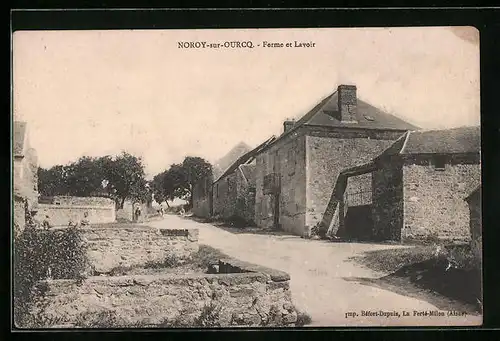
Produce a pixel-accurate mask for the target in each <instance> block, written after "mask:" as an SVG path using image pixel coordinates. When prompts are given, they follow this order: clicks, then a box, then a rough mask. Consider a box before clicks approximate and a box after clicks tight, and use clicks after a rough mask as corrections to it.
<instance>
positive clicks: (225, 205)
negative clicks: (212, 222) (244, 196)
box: [212, 172, 238, 219]
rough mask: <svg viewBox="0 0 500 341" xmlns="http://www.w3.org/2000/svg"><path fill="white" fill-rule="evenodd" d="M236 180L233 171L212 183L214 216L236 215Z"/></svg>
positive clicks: (227, 216) (228, 216)
mask: <svg viewBox="0 0 500 341" xmlns="http://www.w3.org/2000/svg"><path fill="white" fill-rule="evenodd" d="M237 182H238V179H237V174H236V172H233V173H231V174H229V175H227V176H226V177H224V178H222V179H220V180H219V181H217V182H215V183H214V185H213V194H212V195H213V215H214V216H217V217H221V218H224V219H230V218H233V217H234V216H235V215H236V201H237V198H238V184H237Z"/></svg>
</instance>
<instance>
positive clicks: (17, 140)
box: [12, 121, 26, 156]
mask: <svg viewBox="0 0 500 341" xmlns="http://www.w3.org/2000/svg"><path fill="white" fill-rule="evenodd" d="M25 135H26V122H19V121H17V122H14V131H13V134H12V138H13V146H12V148H13V153H14V156H24V154H23V153H24V140H25Z"/></svg>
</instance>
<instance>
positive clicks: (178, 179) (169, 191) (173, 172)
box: [152, 156, 212, 207]
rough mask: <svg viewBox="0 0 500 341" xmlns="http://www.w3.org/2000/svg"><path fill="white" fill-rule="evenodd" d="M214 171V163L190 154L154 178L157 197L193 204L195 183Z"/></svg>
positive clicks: (154, 189)
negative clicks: (186, 201)
mask: <svg viewBox="0 0 500 341" xmlns="http://www.w3.org/2000/svg"><path fill="white" fill-rule="evenodd" d="M211 173H212V165H211V164H210V163H209V162H207V161H206V160H204V159H203V158H201V157H193V156H188V157H186V158H185V159H184V161H183V162H182V163H181V164H173V165H171V166H170V168H169V169H168V170H166V171H164V172H162V173H160V174H157V175H156V176H155V177H154V179H153V185H152V186H153V192H154V193H155V197H159V198H163V199H168V200H173V199H174V198H180V199H185V200H188V202H189V206H190V207H191V206H192V191H193V187H194V185H195V184H196V183H197V182H198V181H200V180H201V179H203V178H204V177H206V176H209V175H210V174H211Z"/></svg>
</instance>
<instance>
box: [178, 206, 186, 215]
mask: <svg viewBox="0 0 500 341" xmlns="http://www.w3.org/2000/svg"><path fill="white" fill-rule="evenodd" d="M179 214H180V215H181V216H184V214H186V211H185V210H184V206H181V209H180V210H179Z"/></svg>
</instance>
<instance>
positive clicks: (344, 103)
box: [337, 84, 358, 123]
mask: <svg viewBox="0 0 500 341" xmlns="http://www.w3.org/2000/svg"><path fill="white" fill-rule="evenodd" d="M337 92H338V106H339V112H340V120H341V121H342V122H345V123H357V122H358V121H357V119H356V107H357V104H358V98H357V95H356V85H345V84H342V85H339V87H338V89H337Z"/></svg>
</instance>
